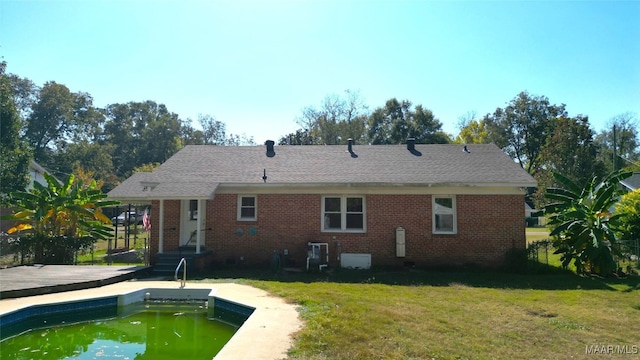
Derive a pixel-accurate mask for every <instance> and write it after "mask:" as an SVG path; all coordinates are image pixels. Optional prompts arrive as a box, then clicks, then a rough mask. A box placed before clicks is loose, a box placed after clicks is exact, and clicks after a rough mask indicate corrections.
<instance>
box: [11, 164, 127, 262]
mask: <svg viewBox="0 0 640 360" xmlns="http://www.w3.org/2000/svg"><path fill="white" fill-rule="evenodd" d="M44 179H45V181H46V183H47V186H44V185H42V184H40V183H37V182H34V184H33V189H31V190H29V191H18V192H13V193H10V194H9V199H8V202H9V205H10V206H12V207H14V208H15V209H16V210H15V211H14V213H13V214H12V215H9V216H6V217H4V219H9V220H15V221H16V223H15V225H14V226H13V227H12V228H10V229H9V230H8V231H7V233H9V234H12V233H16V232H28V233H29V236H30V238H29V236H27V237H26V238H25V239H24V240H25V243H28V244H30V246H29V247H30V248H31V251H32V252H33V253H34V255H35V258H36V261H42V260H43V259H45V258H46V254H45V252H46V251H47V250H46V249H47V246H46V244H52V245H51V246H49V247H50V248H51V247H53V248H55V249H67V250H68V249H71V250H72V251H77V250H79V247H86V246H88V245H90V244H92V243H93V242H95V240H98V239H106V238H108V237H109V236H111V233H110V228H109V227H108V226H106V225H107V224H110V223H111V221H110V219H109V218H108V217H107V216H106V215H104V214H103V212H102V208H104V207H106V206H114V205H117V204H119V202H118V201H111V200H105V199H106V197H107V195H106V194H104V193H102V192H101V191H100V190H99V189H97V185H96V182H95V181H92V182H91V183H89V184H84V183H83V181H75V177H74V176H73V175H70V176H69V177H68V178H67V180H66V181H65V182H64V183H61V182H59V181H58V180H57V179H56V178H54V177H53V176H51V175H49V174H46V173H45V174H44ZM53 239H56V241H53ZM61 239H66V241H67V242H68V243H69V244H71V245H69V246H60V245H61V244H59V242H60V241H62V240H61ZM56 242H57V244H54V243H56ZM54 245H55V246H54ZM65 251H66V250H65ZM57 258H58V259H61V258H65V259H67V258H68V256H63V255H61V254H58V255H57Z"/></svg>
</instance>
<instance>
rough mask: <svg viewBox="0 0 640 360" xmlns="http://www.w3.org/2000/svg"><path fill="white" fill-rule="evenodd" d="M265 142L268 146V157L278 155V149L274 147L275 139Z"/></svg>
mask: <svg viewBox="0 0 640 360" xmlns="http://www.w3.org/2000/svg"><path fill="white" fill-rule="evenodd" d="M264 144H265V145H266V146H267V157H274V156H276V151H275V150H274V149H273V145H275V141H273V140H267V141H265V142H264Z"/></svg>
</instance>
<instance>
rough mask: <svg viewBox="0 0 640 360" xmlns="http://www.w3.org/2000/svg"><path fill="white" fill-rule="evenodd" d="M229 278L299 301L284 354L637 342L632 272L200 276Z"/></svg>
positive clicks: (638, 294) (457, 354)
mask: <svg viewBox="0 0 640 360" xmlns="http://www.w3.org/2000/svg"><path fill="white" fill-rule="evenodd" d="M229 279H234V280H232V281H236V282H240V283H245V284H248V285H252V286H255V287H258V288H261V289H264V290H266V291H268V292H270V293H272V294H274V295H277V296H280V297H283V298H285V299H286V300H287V301H289V302H291V303H294V304H297V305H299V306H300V310H299V311H300V316H301V318H302V319H304V321H305V323H306V324H305V326H304V328H303V329H302V330H301V331H300V332H299V333H298V334H297V335H296V337H295V345H294V347H293V349H292V350H291V351H290V354H289V358H291V359H432V358H433V359H570V358H574V359H582V358H593V355H587V354H586V349H587V347H590V346H594V345H598V346H602V345H613V346H616V345H619V346H628V348H629V349H630V351H632V350H633V349H635V348H633V346H636V348H637V347H640V321H638V319H640V285H639V283H640V279H639V278H638V277H629V278H626V279H600V278H585V277H578V276H576V275H575V274H572V273H569V272H564V271H556V272H554V273H547V274H544V275H524V274H509V273H503V272H484V271H479V272H470V271H435V270H434V271H421V270H413V271H383V270H378V271H346V270H336V272H334V273H332V274H305V273H302V274H289V273H280V274H277V275H273V274H269V275H266V274H265V273H262V275H258V276H257V275H256V273H255V272H251V271H247V272H237V271H236V272H232V271H228V272H217V274H215V275H214V276H213V277H208V278H203V279H201V280H200V281H206V282H211V281H230V280H229ZM638 351H640V349H638ZM625 356H626V358H638V356H640V354H634V355H633V356H631V355H630V354H628V355H625ZM625 356H622V357H621V356H620V355H617V356H614V357H611V356H609V357H607V358H625ZM595 358H597V356H596V357H595Z"/></svg>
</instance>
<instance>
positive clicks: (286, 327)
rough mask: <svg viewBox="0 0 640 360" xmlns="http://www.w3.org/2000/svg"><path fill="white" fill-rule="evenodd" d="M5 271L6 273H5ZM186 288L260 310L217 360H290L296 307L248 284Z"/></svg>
mask: <svg viewBox="0 0 640 360" xmlns="http://www.w3.org/2000/svg"><path fill="white" fill-rule="evenodd" d="M3 271H4V270H3ZM179 286H180V283H179V282H174V281H144V280H131V281H126V282H120V283H115V284H111V285H106V286H101V287H95V288H90V289H83V290H76V291H66V292H59V293H55V294H45V295H36V296H28V297H22V298H14V299H3V300H0V314H5V313H8V312H11V311H14V310H17V309H21V308H24V307H27V306H31V305H38V304H49V303H56V302H65V301H71V300H82V299H91V298H94V297H104V296H109V295H119V294H123V293H129V292H131V291H134V290H140V289H145V288H179ZM186 288H198V289H201V288H207V289H216V291H217V293H216V296H217V297H220V298H223V299H226V300H231V301H235V302H238V303H241V304H245V305H249V306H252V307H254V308H255V309H256V310H255V311H254V312H253V314H252V315H251V316H250V317H249V319H247V321H246V322H245V323H244V324H243V325H242V327H240V329H239V330H238V332H236V334H235V335H234V336H233V338H232V339H231V340H230V341H229V342H228V343H227V345H225V347H224V348H223V349H222V351H220V352H219V353H218V355H217V356H216V357H215V359H216V360H226V359H230V360H238V359H240V360H242V359H251V360H254V359H286V358H287V351H288V349H289V348H290V347H291V345H292V344H293V342H292V341H293V340H292V336H293V335H294V334H295V333H296V332H297V331H299V330H300V329H301V328H302V326H303V323H302V321H301V320H300V318H299V316H298V311H297V308H296V306H294V305H291V304H287V303H286V302H285V301H284V300H282V299H281V298H277V297H274V296H271V295H269V294H268V293H267V292H265V291H263V290H259V289H256V288H253V287H250V286H246V285H239V284H235V283H201V282H198V283H189V282H188V281H187V284H186Z"/></svg>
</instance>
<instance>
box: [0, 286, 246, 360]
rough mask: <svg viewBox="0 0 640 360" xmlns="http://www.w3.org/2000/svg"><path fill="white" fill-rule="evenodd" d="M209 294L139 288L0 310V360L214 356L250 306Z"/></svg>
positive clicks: (195, 290)
mask: <svg viewBox="0 0 640 360" xmlns="http://www.w3.org/2000/svg"><path fill="white" fill-rule="evenodd" d="M214 293H215V290H211V289H140V290H137V291H133V292H130V293H126V294H122V295H118V296H109V297H102V298H93V299H86V300H79V301H68V302H62V303H51V304H43V305H37V306H30V307H27V308H23V309H20V310H17V311H14V312H11V313H7V314H3V315H2V316H0V329H1V331H0V336H2V339H3V341H2V343H0V359H29V358H38V359H61V358H65V357H74V358H78V359H83V358H87V359H93V358H96V357H107V358H108V357H117V358H123V359H127V358H128V359H133V358H136V359H143V358H153V359H176V358H189V359H211V358H212V357H213V356H214V355H215V354H217V353H218V352H219V351H220V350H221V349H222V347H223V346H224V345H225V344H226V343H227V341H228V340H229V339H231V337H232V336H233V335H234V334H235V332H236V331H237V329H239V328H240V326H241V325H242V324H243V323H244V321H245V320H246V319H247V318H248V317H249V316H250V315H251V314H252V313H253V310H255V309H254V308H252V307H249V306H246V305H242V304H238V303H235V302H232V301H229V300H226V299H221V298H218V297H215V296H214ZM210 304H212V306H211V305H210ZM31 329H35V330H31ZM25 331H27V332H26V333H24V334H22V335H19V336H15V335H16V334H20V333H23V332H25Z"/></svg>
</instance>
